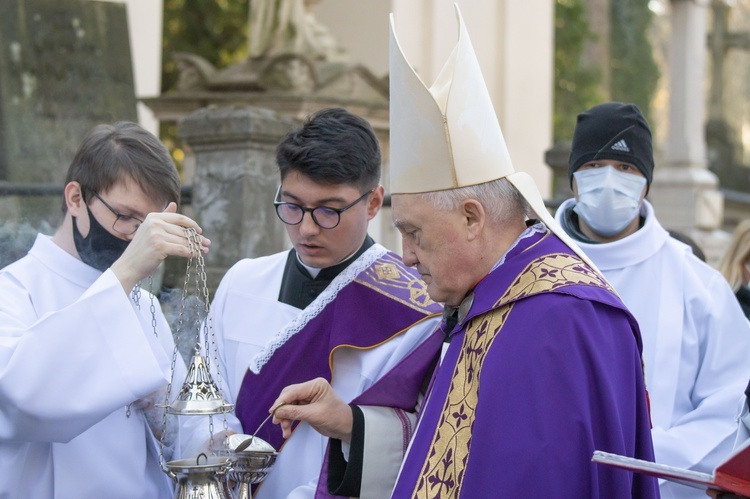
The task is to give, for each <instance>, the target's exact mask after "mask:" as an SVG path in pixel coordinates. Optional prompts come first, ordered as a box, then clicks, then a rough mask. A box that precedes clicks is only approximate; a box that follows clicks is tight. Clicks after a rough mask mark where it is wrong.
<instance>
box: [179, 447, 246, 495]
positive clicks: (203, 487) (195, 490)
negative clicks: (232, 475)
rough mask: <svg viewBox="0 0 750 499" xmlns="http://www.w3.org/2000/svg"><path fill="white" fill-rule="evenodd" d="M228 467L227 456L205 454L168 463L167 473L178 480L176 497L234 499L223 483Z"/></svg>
mask: <svg viewBox="0 0 750 499" xmlns="http://www.w3.org/2000/svg"><path fill="white" fill-rule="evenodd" d="M201 462H202V463H203V464H201ZM228 469H229V462H228V461H227V458H226V457H218V456H211V457H207V456H206V455H205V454H200V455H199V456H198V457H197V458H191V459H179V460H176V461H170V462H168V463H167V464H166V473H167V475H169V476H170V477H172V479H173V480H176V481H177V495H175V499H232V498H231V497H230V496H229V494H228V493H227V491H226V490H225V488H224V483H223V479H224V477H225V476H226V474H227V471H228Z"/></svg>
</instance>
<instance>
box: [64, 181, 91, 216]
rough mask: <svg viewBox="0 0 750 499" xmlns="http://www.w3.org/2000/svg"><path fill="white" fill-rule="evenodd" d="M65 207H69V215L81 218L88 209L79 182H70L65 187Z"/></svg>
mask: <svg viewBox="0 0 750 499" xmlns="http://www.w3.org/2000/svg"><path fill="white" fill-rule="evenodd" d="M64 194H65V205H66V206H67V207H68V213H70V214H71V215H72V216H74V217H79V216H80V214H81V212H82V211H84V210H85V209H86V202H85V201H84V200H83V191H82V190H81V184H79V183H78V182H75V181H73V182H69V183H68V185H66V186H65V193H64Z"/></svg>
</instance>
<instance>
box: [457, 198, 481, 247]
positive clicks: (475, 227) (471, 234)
mask: <svg viewBox="0 0 750 499" xmlns="http://www.w3.org/2000/svg"><path fill="white" fill-rule="evenodd" d="M461 215H462V217H463V218H464V220H465V223H466V230H467V240H468V241H472V240H474V239H476V238H477V237H479V235H480V234H481V233H482V230H483V229H484V225H485V223H486V222H487V213H486V212H485V211H484V206H482V204H481V203H480V202H479V201H477V200H476V199H464V200H463V201H462V202H461Z"/></svg>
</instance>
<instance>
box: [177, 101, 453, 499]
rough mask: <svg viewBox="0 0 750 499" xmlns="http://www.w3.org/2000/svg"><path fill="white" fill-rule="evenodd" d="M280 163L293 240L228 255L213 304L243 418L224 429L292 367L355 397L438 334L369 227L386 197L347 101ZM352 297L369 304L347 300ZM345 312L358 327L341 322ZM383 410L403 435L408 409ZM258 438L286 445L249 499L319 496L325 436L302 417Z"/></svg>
mask: <svg viewBox="0 0 750 499" xmlns="http://www.w3.org/2000/svg"><path fill="white" fill-rule="evenodd" d="M277 162H278V164H279V170H280V176H281V185H280V186H279V189H278V191H277V193H276V199H275V201H274V203H275V204H276V208H277V214H278V216H279V218H280V219H281V221H282V222H283V223H284V224H285V226H286V229H287V232H288V235H289V238H290V240H291V242H292V245H293V249H291V250H289V251H283V252H280V253H277V254H274V255H270V256H266V257H261V258H254V259H245V260H241V261H240V262H238V263H237V264H235V265H234V266H233V267H232V268H231V269H230V270H229V271H228V272H227V274H226V275H225V276H224V278H223V279H222V281H221V284H220V285H219V287H218V290H217V292H216V296H215V298H214V300H213V302H212V306H211V316H212V321H213V330H214V334H215V337H216V340H217V344H218V345H219V346H218V348H217V350H218V352H219V355H220V362H219V364H220V366H221V368H222V375H221V378H222V379H223V380H226V385H227V386H228V388H227V392H228V393H227V394H226V398H227V399H228V400H229V401H230V402H236V403H237V410H236V413H237V416H238V417H239V419H241V420H242V425H239V423H238V421H237V420H236V419H235V418H234V417H232V418H230V419H228V422H229V426H231V427H232V429H233V430H235V431H238V432H243V431H244V433H246V434H252V433H254V432H255V430H256V429H257V428H258V426H259V425H260V423H261V422H262V420H263V419H264V418H265V416H267V415H268V414H269V409H271V406H270V403H271V402H272V401H273V400H275V399H276V397H277V396H278V395H279V392H280V390H281V388H283V387H284V386H286V385H288V384H290V383H293V382H295V381H294V377H295V376H298V377H305V376H307V375H308V373H310V376H316V375H320V376H327V377H328V378H329V380H330V379H331V378H332V385H333V389H334V390H335V391H336V392H337V393H338V395H339V396H340V397H341V398H342V399H344V400H346V401H352V400H353V399H354V398H355V397H357V396H358V395H360V394H362V393H363V392H365V391H367V390H368V389H369V388H371V387H373V385H375V384H376V383H377V381H378V380H379V379H381V378H382V377H383V376H384V375H386V374H387V373H389V372H390V371H391V369H392V368H393V367H394V366H396V365H398V364H399V362H400V361H401V360H402V359H403V358H404V357H406V356H407V355H408V354H409V353H411V352H412V351H413V350H414V349H415V347H416V346H418V345H419V344H421V342H422V341H423V340H424V339H426V338H427V337H428V336H430V335H432V334H433V331H434V329H435V327H436V326H437V324H438V322H439V319H440V317H439V313H440V311H441V308H440V307H439V306H438V305H437V304H435V303H434V302H432V300H430V299H429V298H428V296H427V294H426V290H425V285H424V283H423V282H422V281H421V280H419V278H418V274H416V272H414V271H413V270H412V269H409V268H407V267H406V266H404V265H403V263H402V262H401V259H400V257H398V256H397V255H395V254H393V253H391V252H388V251H387V250H386V249H385V248H384V247H382V246H381V245H379V244H377V243H375V242H374V241H373V240H372V238H370V237H369V236H368V235H367V227H368V223H369V221H370V220H371V219H372V218H373V217H375V215H376V214H377V213H378V211H379V210H380V208H381V205H382V202H383V196H384V189H383V186H382V185H380V184H379V181H380V171H381V155H380V150H379V146H378V142H377V139H376V137H375V135H374V132H373V130H372V128H371V126H370V125H369V123H367V122H366V121H365V120H364V119H362V118H360V117H358V116H356V115H353V114H351V113H348V112H347V111H345V110H343V109H326V110H323V111H321V112H319V113H316V114H315V115H313V116H311V117H310V118H309V119H308V120H307V121H306V122H305V123H303V124H302V126H301V127H299V128H296V129H294V130H292V131H291V132H290V133H289V134H288V135H287V137H286V138H285V139H283V141H282V142H281V143H280V144H279V146H278V148H277ZM270 201H271V199H269V202H270ZM368 276H369V277H368ZM370 277H372V278H371V279H370ZM391 285H392V286H391ZM389 286H390V287H389ZM365 293H373V294H371V295H366V294H365ZM399 293H401V294H399ZM353 294H356V296H357V297H360V296H370V297H371V298H372V301H356V300H354V301H351V300H350V297H351V296H353ZM379 297H380V298H383V300H384V302H381V301H377V300H379ZM386 306H387V307H388V308H385V307H386ZM410 317H414V318H416V320H415V319H414V318H410ZM352 318H354V319H356V320H357V321H358V322H359V324H360V326H359V327H352V328H346V327H344V326H342V325H341V324H344V323H346V321H347V320H349V319H352ZM329 329H330V330H331V331H329ZM368 331H369V332H368ZM371 334H372V336H368V335H371ZM440 334H441V340H440V341H439V342H438V346H439V343H440V342H441V341H442V333H440ZM342 339H343V340H344V341H343V343H342ZM349 341H351V342H356V341H361V342H362V343H361V344H359V345H353V344H352V343H349ZM326 342H330V345H328V344H327V343H326ZM435 353H437V349H436V350H435ZM289 364H291V366H289ZM285 369H286V370H285ZM427 378H428V379H427V381H428V380H429V376H427ZM418 381H422V380H421V379H420V380H418ZM243 399H244V400H243ZM251 413H252V415H250V414H251ZM383 417H390V418H393V419H397V420H398V419H399V418H404V422H405V425H404V428H405V429H404V432H405V436H404V434H403V433H399V435H397V436H396V435H392V436H389V438H392V439H393V440H395V441H398V445H399V446H402V444H403V442H408V439H409V433H408V428H410V424H407V423H406V421H407V420H408V421H409V422H410V423H413V422H414V420H415V419H416V417H415V415H414V414H405V413H404V411H399V410H389V409H385V411H384V414H383ZM188 423H189V424H190V423H192V422H188ZM243 425H244V429H243V427H242V426H243ZM258 437H260V438H263V439H264V440H266V441H268V442H270V443H272V444H273V445H274V447H275V448H277V449H278V448H279V447H282V445H283V447H282V448H281V449H280V454H279V457H278V459H277V461H276V463H275V465H274V467H273V469H272V470H271V472H270V473H269V474H268V476H267V477H266V478H265V479H264V480H263V482H262V483H261V484H260V486H259V487H258V489H257V490H256V491H255V492H254V496H253V497H256V499H266V498H268V499H279V498H307V497H314V496H315V493H316V489H317V487H318V481H319V475H320V473H321V469H322V465H323V460H324V457H325V454H326V447H327V444H328V439H327V438H325V437H323V436H322V435H320V434H319V433H317V432H316V431H315V430H314V429H313V428H312V427H311V426H310V425H308V424H306V423H303V424H300V425H299V426H297V427H296V429H295V430H294V432H293V435H292V436H291V438H289V440H287V441H285V442H284V439H283V437H282V432H281V430H280V428H279V427H278V426H277V425H274V424H272V422H271V421H267V422H265V424H264V425H263V427H262V428H261V429H260V431H259V432H258ZM203 439H204V437H203V436H200V437H196V438H195V442H196V443H199V442H200V441H201V440H203ZM282 443H283V444H282ZM403 451H405V448H404V449H403ZM396 459H400V456H399V457H396Z"/></svg>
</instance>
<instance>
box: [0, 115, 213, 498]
mask: <svg viewBox="0 0 750 499" xmlns="http://www.w3.org/2000/svg"><path fill="white" fill-rule="evenodd" d="M179 189H180V182H179V177H178V175H177V171H176V169H175V166H174V163H173V162H172V160H171V157H170V155H169V152H168V151H167V149H166V148H165V147H164V145H163V144H162V143H161V142H160V141H159V140H158V139H157V138H156V137H154V136H153V135H152V134H150V133H149V132H147V131H146V130H144V129H142V128H141V127H140V126H138V125H136V124H134V123H128V122H120V123H117V124H115V125H99V126H96V127H95V128H93V129H92V130H91V131H90V132H89V134H88V135H87V136H86V137H85V139H84V140H83V142H82V144H81V146H80V148H79V149H78V152H77V153H76V155H75V157H74V159H73V161H72V163H71V165H70V168H69V170H68V175H67V179H66V182H65V201H64V204H63V211H64V218H63V221H62V223H61V225H60V226H59V228H58V229H57V231H56V232H55V234H54V235H53V236H52V237H50V236H47V235H43V234H39V235H38V236H37V239H36V242H35V243H34V245H33V247H32V248H31V250H30V251H29V253H28V255H26V256H25V257H23V258H22V259H20V260H18V261H16V262H14V263H12V264H10V265H8V266H7V267H5V268H4V269H2V270H0V366H1V367H0V470H2V472H0V498H2V499H19V498H34V499H46V498H49V499H52V498H58V499H68V498H95V497H96V498H104V497H106V498H122V499H134V498H140V499H153V498H171V497H172V496H173V490H174V487H173V483H171V480H170V479H169V478H168V477H167V476H166V475H165V474H164V473H162V471H161V469H160V466H159V446H158V442H157V440H156V436H159V435H160V433H161V416H160V415H159V412H160V411H159V410H156V411H155V412H156V414H154V413H153V412H152V411H150V410H149V408H151V409H153V403H154V400H153V399H154V397H157V396H156V395H153V394H154V392H157V393H159V391H160V390H162V389H163V388H164V387H165V386H166V385H167V383H168V382H169V379H170V371H171V369H170V365H171V362H172V353H173V341H172V335H171V333H170V330H169V326H168V325H167V323H166V321H165V319H164V316H163V315H162V314H161V311H160V309H159V304H158V302H156V303H154V310H155V313H154V316H155V319H156V325H155V326H154V325H152V312H151V304H152V301H151V296H150V295H149V294H148V293H146V292H145V291H143V292H141V293H140V294H141V296H140V300H138V302H136V300H135V299H134V298H131V291H132V290H133V289H134V287H135V286H136V283H138V282H139V281H140V280H141V279H143V278H145V277H146V276H148V275H149V274H150V273H151V272H153V271H154V270H155V269H156V267H157V266H158V265H159V263H160V262H161V261H162V260H163V259H164V258H165V257H166V256H168V255H175V256H181V257H188V256H190V247H189V246H188V244H187V243H188V242H187V239H186V237H185V233H184V229H183V227H191V228H193V229H195V230H196V231H198V232H199V233H200V232H201V229H200V228H199V227H198V226H197V225H196V223H195V222H194V221H192V220H191V219H189V218H188V217H185V216H183V215H180V214H178V213H176V210H177V202H178V200H179V193H180V190H179ZM202 244H203V247H202V251H208V246H209V244H210V242H209V241H208V240H207V239H203V243H202ZM179 365H180V364H179V363H178V366H179ZM184 372H185V367H184V364H183V365H182V373H181V375H182V376H183V377H184ZM149 395H152V396H149ZM161 397H162V398H161V400H158V398H159V397H157V400H156V402H161V401H163V400H164V399H163V395H161Z"/></svg>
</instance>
